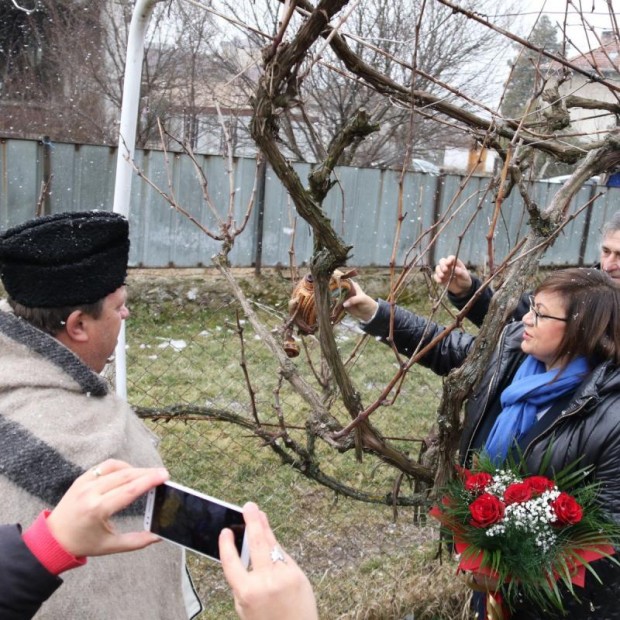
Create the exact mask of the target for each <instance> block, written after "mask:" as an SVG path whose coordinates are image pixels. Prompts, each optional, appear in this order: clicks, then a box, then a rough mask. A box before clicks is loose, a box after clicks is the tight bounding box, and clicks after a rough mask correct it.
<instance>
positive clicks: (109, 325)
mask: <svg viewBox="0 0 620 620" xmlns="http://www.w3.org/2000/svg"><path fill="white" fill-rule="evenodd" d="M126 301H127V291H126V289H125V287H124V286H121V287H120V288H117V289H116V290H115V291H114V292H113V293H110V294H109V295H108V296H107V297H106V298H105V299H104V302H103V310H102V311H101V316H100V317H99V318H98V319H92V320H91V321H90V328H89V335H90V342H89V349H90V351H89V353H90V355H89V357H90V363H89V365H90V366H91V368H92V369H93V370H94V371H95V372H101V371H102V370H103V369H104V367H105V365H106V362H107V361H108V358H109V357H110V356H111V355H112V354H113V353H114V349H115V347H116V343H117V341H118V334H119V332H120V330H121V324H122V322H123V321H124V320H125V319H126V318H127V317H128V316H129V310H128V309H127V306H125V303H126Z"/></svg>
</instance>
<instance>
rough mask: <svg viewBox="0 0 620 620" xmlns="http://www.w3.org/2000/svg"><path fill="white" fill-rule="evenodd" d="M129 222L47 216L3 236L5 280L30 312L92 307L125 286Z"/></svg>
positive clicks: (0, 267)
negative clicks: (88, 305)
mask: <svg viewBox="0 0 620 620" xmlns="http://www.w3.org/2000/svg"><path fill="white" fill-rule="evenodd" d="M128 258H129V223H128V222H127V219H126V218H124V217H123V216H122V215H119V214H118V213H109V212H106V211H84V212H78V213H60V214H57V215H47V216H44V217H40V218H37V219H34V220H30V221H28V222H26V223H25V224H21V225H19V226H15V227H14V228H10V229H9V230H7V231H6V232H4V233H2V234H0V278H2V283H3V284H4V288H5V289H6V292H7V293H8V294H9V296H10V297H11V298H12V299H14V300H15V301H17V302H19V303H20V304H22V305H24V306H27V307H28V308H62V307H65V306H79V305H83V304H91V303H94V302H96V301H98V300H99V299H102V298H103V297H106V296H107V295H109V294H110V293H112V292H114V291H115V290H116V289H117V288H118V287H119V286H121V285H122V284H124V282H125V278H126V276H127V260H128Z"/></svg>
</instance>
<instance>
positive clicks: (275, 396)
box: [127, 270, 467, 619]
mask: <svg viewBox="0 0 620 620" xmlns="http://www.w3.org/2000/svg"><path fill="white" fill-rule="evenodd" d="M236 276H237V279H238V282H239V283H240V284H241V287H242V288H243V289H244V291H245V293H246V295H247V297H248V299H250V301H251V304H252V307H253V309H254V310H255V311H256V312H257V314H258V316H259V317H260V319H261V321H263V322H264V323H265V324H266V325H267V326H268V328H269V329H270V330H272V331H273V332H274V333H275V332H277V330H278V329H279V328H280V327H281V325H282V324H283V321H284V320H285V318H286V316H287V301H288V297H289V294H290V291H291V284H290V280H289V279H288V278H287V277H286V276H284V275H282V274H281V273H279V272H277V271H275V272H272V273H270V274H268V275H263V277H261V278H255V277H253V275H252V273H251V272H250V271H245V272H244V271H237V273H236ZM428 280H429V279H428V277H426V278H424V277H422V276H416V277H415V278H414V279H413V280H412V281H411V283H410V285H409V288H408V290H407V300H406V303H407V305H412V304H413V305H414V306H415V307H416V308H419V309H420V310H422V311H426V310H428V308H429V306H430V297H429V282H428ZM359 281H360V282H361V284H362V286H363V287H364V288H365V290H367V292H369V293H370V294H373V295H377V296H384V295H385V294H386V292H387V287H388V285H389V278H388V274H387V272H386V271H385V270H384V271H382V272H381V271H377V272H374V273H369V272H367V273H366V274H364V275H363V277H362V278H361V280H359ZM128 288H129V304H130V310H131V311H132V316H131V317H130V319H129V321H128V324H127V346H128V349H127V366H128V391H129V396H128V398H129V401H130V402H131V404H132V406H134V408H135V409H136V411H137V412H138V413H139V415H140V416H141V417H143V419H145V421H146V423H147V424H148V425H149V426H151V427H152V429H153V430H154V431H155V433H156V434H157V435H158V436H159V437H160V438H161V445H160V448H161V452H162V456H163V458H164V460H165V462H166V464H167V466H168V467H169V468H170V470H171V474H172V478H173V479H174V480H176V481H178V482H180V483H182V484H185V485H187V486H190V487H193V488H196V489H199V490H201V491H203V492H205V493H208V494H210V495H213V496H216V497H220V498H222V499H225V500H227V501H230V502H234V503H239V504H243V503H244V502H245V501H248V500H252V501H256V502H257V503H258V504H259V505H260V506H261V508H262V509H263V510H265V512H266V513H267V514H268V515H269V518H270V520H271V523H272V526H273V527H274V528H275V530H276V533H277V535H278V537H279V539H280V540H281V541H282V544H283V545H284V546H285V547H286V549H287V550H288V551H289V552H290V553H291V555H293V557H295V558H296V560H297V561H298V562H299V564H300V565H301V566H302V568H303V569H304V570H305V571H306V572H307V573H308V574H309V576H310V578H311V580H312V582H313V585H314V587H315V590H316V592H317V597H318V600H319V606H320V610H321V617H323V618H356V619H357V618H377V619H378V618H416V619H419V618H452V619H454V618H458V617H463V618H465V617H467V612H466V604H465V600H466V597H467V594H466V591H465V588H464V586H463V584H462V583H460V582H459V581H458V580H455V579H454V571H455V566H454V565H453V564H452V563H451V562H450V561H449V559H448V558H447V557H444V558H443V560H444V561H443V562H441V561H440V560H438V559H437V558H435V554H436V552H437V548H438V545H437V540H436V539H437V534H436V529H435V527H434V524H432V523H427V522H426V520H425V517H424V514H425V511H424V510H419V509H416V508H415V507H398V508H396V507H394V506H391V505H389V502H387V503H386V502H385V498H386V497H387V496H388V495H389V494H390V493H391V492H392V491H393V490H394V489H395V488H398V489H399V490H400V493H401V494H403V493H405V494H406V493H408V492H409V491H410V492H411V494H412V495H414V493H415V490H416V489H415V488H414V487H413V486H412V485H411V482H410V481H409V480H407V478H406V477H403V476H401V475H400V472H398V471H397V470H396V469H394V468H393V467H391V466H388V465H386V464H385V463H384V462H383V461H381V460H380V459H377V458H376V457H374V456H372V455H365V456H364V458H363V459H362V462H361V463H360V462H358V460H356V457H355V451H354V450H347V451H345V452H339V451H338V450H335V449H334V448H333V447H331V446H328V445H327V444H326V443H325V442H323V441H321V440H315V439H314V438H313V437H312V436H311V435H310V434H308V433H307V431H306V422H307V420H308V419H309V417H310V416H311V414H312V411H311V409H310V407H309V405H308V404H307V403H306V402H305V401H304V400H303V399H301V398H300V396H299V395H298V394H297V393H296V392H295V391H294V390H292V389H291V387H290V386H289V385H288V383H287V382H286V381H284V380H283V379H282V375H281V373H280V370H279V367H278V363H277V360H276V359H275V357H274V355H273V354H272V353H271V352H270V351H269V350H268V349H267V347H266V346H265V343H263V342H262V340H261V338H260V336H259V335H258V334H256V333H255V331H254V330H253V328H252V326H251V325H250V324H249V323H248V322H247V321H246V320H245V318H244V317H243V315H242V314H241V312H240V309H239V305H238V303H237V302H236V300H235V299H234V298H233V296H232V295H231V294H230V293H229V292H228V287H227V284H226V282H225V281H224V280H223V279H222V278H221V277H220V276H218V275H217V273H216V272H212V271H211V270H184V271H170V272H154V271H152V270H151V271H137V270H134V271H132V272H131V273H130V279H129V287H128ZM443 318H444V319H447V318H449V317H447V315H444V317H443ZM335 330H336V340H337V343H338V346H339V348H340V350H341V353H342V357H343V359H347V360H348V362H347V363H348V364H349V365H348V370H349V372H350V373H351V376H352V377H353V380H354V382H355V385H356V388H357V389H359V390H360V392H361V394H362V398H363V401H364V404H369V403H370V402H373V400H374V399H376V398H377V397H378V395H379V394H380V393H381V390H382V389H383V388H384V386H385V385H386V384H387V382H388V381H389V379H390V378H391V377H392V376H393V374H394V372H395V370H396V369H397V366H398V364H397V361H396V358H395V356H394V354H393V353H392V352H391V351H390V349H389V348H388V347H385V346H383V345H380V344H378V343H375V342H374V341H373V340H372V339H368V338H366V339H363V337H362V334H361V332H360V330H359V328H358V327H357V325H356V324H355V323H354V322H353V321H351V320H346V319H345V321H343V323H342V324H340V325H338V326H337V327H336V328H335ZM301 350H302V354H301V355H300V357H298V358H296V359H295V364H296V366H297V367H298V368H299V370H300V372H301V374H302V375H303V376H304V377H305V378H306V379H307V380H308V381H309V383H311V384H312V385H313V386H314V388H315V389H316V391H317V392H318V393H319V394H320V395H321V398H322V399H323V400H324V402H327V403H330V404H332V408H331V412H332V414H333V415H334V416H335V417H336V418H337V419H338V420H339V422H340V423H341V424H343V425H344V424H346V422H347V417H346V412H345V411H344V410H343V409H342V408H341V407H339V406H338V398H336V395H335V394H334V393H333V385H332V382H331V381H330V380H329V377H328V375H327V373H326V369H325V368H324V366H323V365H322V363H321V360H320V356H319V354H318V353H319V346H318V341H317V340H316V338H314V337H307V338H306V339H305V340H304V342H303V343H302V344H301ZM396 392H398V398H397V399H396V400H395V401H394V402H392V400H391V399H392V396H393V395H390V396H389V397H388V399H386V400H385V402H384V406H382V407H381V408H380V409H379V410H378V411H377V412H376V413H374V414H373V417H372V422H373V424H374V425H375V426H376V427H377V428H378V429H379V430H380V432H381V433H382V435H383V436H384V437H386V438H388V440H389V441H390V442H391V443H392V444H393V445H395V446H396V447H398V448H399V449H400V450H401V451H403V452H406V453H407V454H409V455H410V457H411V458H413V459H416V458H417V455H418V453H419V451H420V446H421V439H423V438H424V437H425V436H426V435H428V432H429V430H430V428H431V425H432V422H433V419H434V413H435V409H436V406H437V403H438V399H439V395H440V392H441V381H440V379H438V378H437V377H435V376H434V375H433V374H432V373H429V372H428V371H425V370H424V369H420V368H418V367H417V366H414V367H413V368H412V370H411V372H410V373H409V374H408V375H407V377H406V379H405V381H404V382H403V383H402V384H401V385H399V386H398V388H397V390H396ZM257 423H259V426H260V429H261V432H260V433H256V432H255V430H254V429H255V428H256V426H257ZM283 429H285V431H284V430H283ZM287 441H288V442H294V443H295V445H297V446H300V447H302V448H303V449H304V450H306V449H307V450H308V451H311V452H312V454H313V455H314V458H313V460H312V463H311V466H310V465H308V467H309V468H310V467H311V468H312V469H313V470H312V471H306V472H305V473H306V474H308V476H306V475H304V463H302V462H300V458H299V454H300V453H302V451H298V452H297V453H290V452H287V451H286V442H287ZM291 454H292V456H290V455H291ZM287 455H289V456H287ZM317 479H318V480H321V481H325V480H327V481H337V483H338V484H340V485H342V486H341V487H338V486H334V485H331V487H330V486H326V485H325V484H321V482H318V481H317ZM408 485H409V487H410V488H409V489H408ZM346 489H352V490H354V491H355V492H356V493H359V494H360V495H363V496H364V497H365V498H366V499H368V498H371V499H373V501H371V502H369V501H356V500H355V499H352V498H351V497H348V495H347V492H346ZM191 565H192V572H193V574H194V577H195V580H196V583H197V587H198V590H199V592H200V594H201V597H202V599H203V602H204V603H205V608H206V610H205V612H204V613H203V614H202V616H201V618H203V619H204V618H235V617H236V615H235V613H234V608H233V605H232V601H231V596H230V593H229V592H228V589H227V586H226V584H225V581H224V580H223V576H222V573H221V569H220V568H219V566H217V565H216V564H215V563H213V562H210V561H209V560H206V559H201V558H199V557H192V558H191Z"/></svg>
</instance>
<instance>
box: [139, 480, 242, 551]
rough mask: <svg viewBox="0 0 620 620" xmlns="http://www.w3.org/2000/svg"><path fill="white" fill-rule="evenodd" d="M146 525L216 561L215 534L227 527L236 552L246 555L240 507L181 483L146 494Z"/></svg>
mask: <svg viewBox="0 0 620 620" xmlns="http://www.w3.org/2000/svg"><path fill="white" fill-rule="evenodd" d="M145 526H146V528H147V529H150V530H151V531H152V532H153V533H155V534H157V535H158V536H161V537H162V538H165V539H167V540H170V541H172V542H175V543H177V544H179V545H183V546H184V547H187V548H189V549H193V550H194V551H197V552H198V553H202V554H204V555H207V556H209V557H210V558H213V559H214V560H218V561H219V559H220V552H219V548H218V537H219V535H220V532H221V531H222V530H223V529H224V528H229V529H231V530H232V531H233V534H234V538H235V546H236V547H237V551H238V552H239V555H240V556H242V559H244V556H245V555H246V553H245V550H244V548H243V547H244V534H245V522H244V520H243V513H242V512H241V509H240V508H238V507H236V506H233V505H232V504H228V503H226V502H222V501H220V500H216V499H215V498H210V497H209V496H208V495H204V494H202V493H198V492H197V491H193V490H192V489H187V488H185V487H182V486H181V485H176V484H174V483H165V484H161V485H159V486H157V487H155V489H153V490H152V491H151V492H150V493H149V497H148V500H147V512H146V516H145ZM244 563H247V562H244Z"/></svg>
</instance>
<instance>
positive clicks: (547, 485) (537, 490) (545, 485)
mask: <svg viewBox="0 0 620 620" xmlns="http://www.w3.org/2000/svg"><path fill="white" fill-rule="evenodd" d="M523 482H525V484H527V485H528V486H529V487H530V489H532V494H533V495H542V494H543V493H544V492H545V491H550V490H551V489H553V487H554V486H555V484H554V482H553V481H552V480H549V478H545V477H544V476H530V477H529V478H526V479H525V480H524V481H523Z"/></svg>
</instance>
